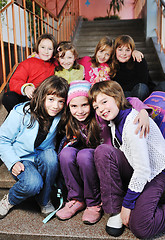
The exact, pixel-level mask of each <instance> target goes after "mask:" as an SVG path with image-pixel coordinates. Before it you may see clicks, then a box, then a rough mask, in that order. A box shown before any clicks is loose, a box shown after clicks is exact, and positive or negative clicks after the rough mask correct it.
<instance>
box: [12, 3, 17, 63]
mask: <svg viewBox="0 0 165 240" xmlns="http://www.w3.org/2000/svg"><path fill="white" fill-rule="evenodd" d="M12 19H13V35H14V59H15V63H16V64H17V63H18V53H17V40H16V29H15V26H16V25H15V14H14V4H12Z"/></svg>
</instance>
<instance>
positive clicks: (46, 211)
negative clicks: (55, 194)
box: [40, 201, 55, 215]
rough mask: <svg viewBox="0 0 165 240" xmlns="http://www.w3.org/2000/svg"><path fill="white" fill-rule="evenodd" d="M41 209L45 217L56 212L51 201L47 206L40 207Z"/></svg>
mask: <svg viewBox="0 0 165 240" xmlns="http://www.w3.org/2000/svg"><path fill="white" fill-rule="evenodd" d="M40 207H41V213H42V214H44V215H48V214H49V213H51V212H53V211H55V208H54V206H53V204H52V203H51V201H49V202H48V203H47V204H46V206H40Z"/></svg>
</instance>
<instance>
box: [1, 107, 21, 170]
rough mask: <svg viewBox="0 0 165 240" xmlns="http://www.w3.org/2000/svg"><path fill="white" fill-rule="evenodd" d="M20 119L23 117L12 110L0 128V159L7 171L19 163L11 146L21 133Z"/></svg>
mask: <svg viewBox="0 0 165 240" xmlns="http://www.w3.org/2000/svg"><path fill="white" fill-rule="evenodd" d="M22 119H23V116H22V115H21V114H19V113H17V112H16V111H15V110H14V109H13V110H12V111H11V112H10V114H9V115H8V117H7V118H6V120H5V122H4V123H3V124H2V125H1V127H0V158H1V160H2V161H3V162H4V164H5V165H6V166H7V168H8V169H9V170H11V168H12V166H13V165H14V164H15V163H16V162H19V161H21V159H20V158H19V156H17V154H16V153H15V151H14V149H13V146H12V145H13V142H14V141H16V140H17V135H18V133H19V132H20V131H21V129H20V126H21V121H22ZM13 121H14V124H13Z"/></svg>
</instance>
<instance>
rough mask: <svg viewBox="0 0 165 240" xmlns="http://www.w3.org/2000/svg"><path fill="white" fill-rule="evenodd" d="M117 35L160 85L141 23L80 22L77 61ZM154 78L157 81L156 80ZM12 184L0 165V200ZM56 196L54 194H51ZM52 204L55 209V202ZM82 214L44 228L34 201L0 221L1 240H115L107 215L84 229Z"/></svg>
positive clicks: (0, 114) (129, 238)
mask: <svg viewBox="0 0 165 240" xmlns="http://www.w3.org/2000/svg"><path fill="white" fill-rule="evenodd" d="M120 34H129V35H131V36H132V37H133V38H134V40H135V43H136V47H137V49H138V50H140V51H142V52H143V53H144V55H145V58H146V60H147V62H148V65H149V69H150V74H151V77H152V78H153V80H154V81H161V80H162V79H163V78H162V76H163V75H162V71H161V67H160V65H159V60H158V58H157V56H156V52H155V50H154V47H153V45H152V42H151V41H148V42H146V41H145V37H144V26H143V21H142V20H123V21H119V20H116V21H115V20H113V21H94V22H86V21H84V22H82V23H81V26H80V28H79V29H78V30H77V32H76V35H75V38H74V45H75V46H76V48H77V50H78V52H79V57H82V56H85V55H93V53H94V50H95V46H96V45H97V43H98V41H99V40H100V38H101V37H102V36H105V35H108V36H110V37H111V38H115V37H116V36H118V35H120ZM155 76H156V78H155ZM1 97H2V94H1V96H0V125H1V124H2V122H3V121H4V119H5V117H6V115H7V112H6V111H5V109H4V107H3V106H2V104H1ZM13 184H14V180H13V178H12V177H11V175H10V173H9V172H8V171H7V169H6V167H5V166H4V164H2V162H1V161H0V199H1V198H2V197H3V195H4V194H5V193H7V192H8V191H9V188H10V187H11V186H12V185H13ZM54 193H55V192H54ZM54 196H55V195H54V194H53V201H54V204H55V205H56V202H57V199H56V198H54ZM81 217H82V212H81V213H79V214H77V215H76V216H75V217H73V218H72V219H70V220H68V221H59V220H58V219H56V218H52V219H51V220H50V221H49V222H47V223H46V224H44V223H42V221H43V219H44V218H43V217H42V216H41V214H40V209H39V206H38V205H37V203H36V202H35V199H33V198H32V199H28V200H27V201H25V202H23V203H22V204H20V205H19V206H16V207H14V208H13V209H11V211H10V212H9V214H8V215H7V216H6V217H5V218H4V219H2V220H0V240H33V239H34V240H54V239H55V240H110V239H115V238H113V237H111V236H109V235H108V234H107V233H106V232H105V225H106V222H107V220H108V217H109V216H108V215H107V214H104V215H103V217H102V219H101V220H100V221H99V222H98V223H97V224H95V225H91V226H88V225H84V224H83V223H82V221H81ZM117 239H122V240H124V239H125V240H136V239H137V238H136V237H135V236H134V235H133V234H132V233H131V232H130V230H129V229H125V231H124V233H123V235H122V236H120V237H118V238H117ZM156 239H160V240H163V239H165V235H163V234H162V235H161V236H157V238H156Z"/></svg>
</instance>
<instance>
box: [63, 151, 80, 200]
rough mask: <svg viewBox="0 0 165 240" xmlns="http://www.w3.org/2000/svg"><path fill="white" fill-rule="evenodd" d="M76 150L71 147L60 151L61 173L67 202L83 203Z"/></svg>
mask: <svg viewBox="0 0 165 240" xmlns="http://www.w3.org/2000/svg"><path fill="white" fill-rule="evenodd" d="M78 151H79V150H77V149H76V148H73V147H66V148H64V149H62V151H61V152H60V154H59V160H60V166H61V171H62V174H63V176H64V179H65V184H66V187H67V189H68V200H72V199H75V200H78V201H80V202H82V201H84V192H83V181H82V179H81V176H80V172H79V167H78V165H77V152H78Z"/></svg>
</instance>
